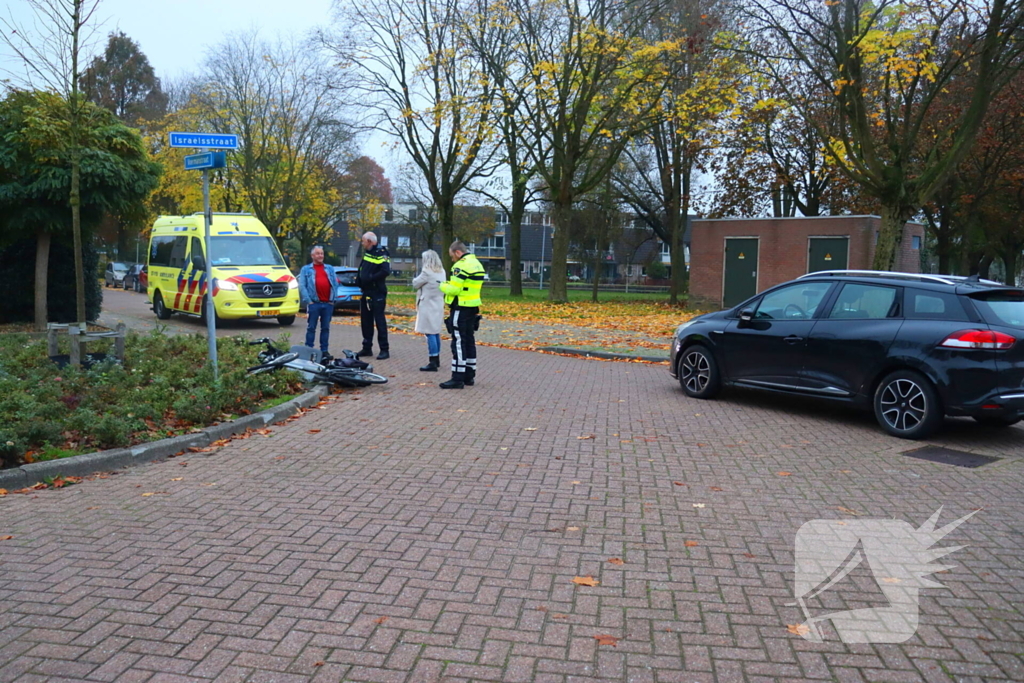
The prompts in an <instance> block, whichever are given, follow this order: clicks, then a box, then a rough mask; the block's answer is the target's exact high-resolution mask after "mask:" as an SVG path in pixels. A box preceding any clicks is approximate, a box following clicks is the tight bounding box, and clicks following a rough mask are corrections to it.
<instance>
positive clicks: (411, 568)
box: [0, 334, 1024, 683]
mask: <svg viewBox="0 0 1024 683" xmlns="http://www.w3.org/2000/svg"><path fill="white" fill-rule="evenodd" d="M392 346H393V354H394V357H393V359H392V360H389V361H377V362H375V365H376V366H377V369H378V370H382V371H384V372H385V374H389V375H393V376H394V377H393V379H392V380H391V382H390V383H389V384H388V385H387V386H385V387H373V388H369V389H365V390H360V391H349V392H346V393H344V394H341V395H340V396H339V397H338V399H336V400H335V401H333V402H332V403H329V404H327V405H325V406H322V408H323V409H322V410H313V411H310V412H309V413H307V415H306V416H304V417H303V418H302V419H300V420H297V421H294V422H291V423H288V424H286V425H283V426H279V427H275V428H274V430H273V432H272V433H271V435H270V436H268V437H260V436H253V437H251V438H249V439H247V440H239V441H234V442H232V443H231V444H229V445H228V446H226V447H224V448H221V449H220V450H218V451H216V452H213V453H197V454H189V455H188V456H183V457H180V458H176V459H172V460H170V461H167V462H164V463H159V464H153V465H148V466H144V467H139V468H135V469H133V470H129V471H126V472H124V473H122V474H118V475H116V476H112V477H110V478H107V479H100V480H93V481H88V482H84V483H82V484H80V485H77V486H73V487H70V488H68V489H64V490H57V491H52V490H51V491H44V492H40V493H38V494H35V495H31V496H24V495H17V496H15V495H9V496H6V497H3V498H0V537H2V536H4V535H8V534H10V535H13V536H14V538H13V539H11V540H6V541H0V681H3V682H4V683H7V682H12V681H17V682H18V683H21V682H23V681H41V680H51V681H57V680H76V681H151V682H156V681H210V680H217V681H334V682H337V681H342V680H344V681H409V682H415V681H442V680H443V681H508V682H514V681H542V682H547V681H580V680H610V681H625V680H629V681H655V682H670V681H679V682H688V683H692V682H698V683H704V682H711V681H720V682H723V683H728V682H731V681H751V682H755V681H768V680H836V681H841V682H847V681H849V682H850V683H854V682H860V681H894V682H896V681H898V682H902V681H927V682H929V683H931V682H936V683H937V682H939V681H982V680H1016V681H1019V680H1024V659H1022V658H1024V645H1022V641H1024V617H1022V616H1021V607H1022V595H1024V571H1022V566H1024V565H1022V555H1024V550H1022V548H1021V535H1020V528H1021V522H1022V518H1024V508H1022V506H1021V502H1022V490H1024V487H1022V483H1024V476H1022V470H1021V464H1022V456H1024V429H1021V428H1020V427H1015V428H1011V429H1006V430H1001V431H995V430H988V429H984V428H981V427H979V426H977V425H975V424H973V423H972V422H969V421H965V420H955V421H949V422H948V423H947V427H946V429H945V430H944V431H943V432H942V433H941V435H940V436H939V438H937V439H935V440H933V441H932V443H942V444H947V445H952V446H955V447H960V448H968V449H970V450H974V451H976V452H980V453H988V454H995V455H1001V456H1003V457H1004V459H1003V460H1001V461H1000V462H998V463H996V464H993V465H989V466H986V467H983V468H980V469H978V470H963V469H957V468H952V467H949V466H943V465H937V464H932V463H928V462H924V461H919V460H914V459H910V458H906V457H903V456H901V455H899V453H900V452H901V451H903V450H906V449H908V448H911V447H913V445H912V444H910V443H908V442H904V441H899V440H896V439H892V438H890V437H887V436H885V435H884V434H883V433H882V432H881V431H880V430H879V429H878V428H877V427H876V426H875V425H874V424H873V422H872V420H871V419H870V418H869V417H867V416H863V415H859V414H854V413H849V412H847V411H845V410H841V409H837V408H833V407H829V406H820V405H815V404H814V403H812V402H808V401H800V400H786V399H778V398H773V397H766V396H764V395H756V394H746V393H738V392H734V393H729V394H727V395H725V396H723V398H722V399H720V400H717V401H712V402H699V401H694V400H690V399H687V398H685V397H684V396H683V395H682V394H681V392H680V390H679V388H678V385H677V384H676V383H674V382H673V381H672V380H671V378H670V377H669V376H668V373H667V370H666V368H665V366H663V365H641V364H627V363H611V362H600V361H587V360H582V359H577V358H568V357H561V356H552V355H543V354H536V353H529V352H523V351H513V350H507V349H497V348H483V349H481V354H480V358H481V366H480V368H481V370H480V375H479V377H478V382H477V386H475V387H473V388H467V389H465V390H463V391H462V392H441V391H440V390H438V389H436V387H435V386H434V384H435V383H436V382H437V381H439V380H440V379H441V378H443V375H441V373H439V375H441V377H439V376H437V375H428V374H427V373H420V372H417V371H416V367H418V365H420V364H421V363H422V362H423V358H422V356H423V348H424V344H423V342H422V339H421V338H418V337H412V336H407V335H401V334H396V335H395V336H394V340H393V343H392ZM446 356H447V352H446V354H445V357H446ZM316 430H319V431H316ZM591 436H592V437H593V438H580V437H591ZM780 472H788V473H789V474H788V475H781V474H779V473H780ZM145 493H152V494H154V495H150V496H144V495H143V494H145ZM940 505H945V506H946V509H945V511H944V513H943V520H944V521H945V520H950V519H953V518H954V517H956V516H960V515H962V514H964V513H966V512H967V511H969V510H971V509H973V508H976V507H983V508H984V510H983V511H982V512H981V513H979V514H978V515H976V516H975V517H974V518H972V519H971V520H970V521H969V522H967V523H966V524H965V525H964V526H962V527H960V528H959V529H958V530H957V531H956V532H954V533H953V534H952V535H951V536H950V537H949V538H947V539H946V542H945V543H943V545H958V544H967V547H966V548H964V549H963V550H961V551H959V552H958V553H957V554H956V555H954V556H953V557H952V561H951V562H950V564H952V565H955V566H954V567H953V568H951V569H950V570H949V572H948V573H944V574H939V575H938V576H937V578H938V579H940V580H941V581H942V583H944V584H945V585H946V586H947V588H946V589H944V590H940V589H928V590H925V591H924V593H923V595H924V597H923V599H922V604H921V611H922V616H921V626H920V628H919V630H918V632H917V634H916V635H915V636H914V637H913V638H912V639H911V640H910V641H908V642H907V643H904V644H902V645H845V644H843V643H841V642H838V641H836V640H829V641H826V642H824V643H820V644H816V643H811V642H808V641H806V640H804V639H802V638H800V637H799V636H797V635H794V634H792V633H790V632H789V631H788V630H787V628H786V625H787V624H797V623H799V622H800V621H802V617H801V616H800V614H799V612H798V611H797V609H796V608H795V607H789V606H787V603H790V602H792V599H793V598H792V593H793V544H794V535H795V534H796V531H797V529H798V528H799V527H800V525H801V524H802V523H804V522H805V521H807V520H810V519H815V518H830V519H843V518H852V517H853V516H855V513H856V516H858V518H860V517H859V516H860V515H864V516H872V517H895V518H899V519H904V520H907V521H909V522H911V523H913V524H914V525H915V526H917V525H918V524H920V523H921V522H923V521H924V520H925V519H927V518H928V517H929V515H930V514H931V513H932V512H933V511H934V510H935V509H937V508H938V507H939V506H940ZM610 558H620V559H621V560H623V561H624V564H621V565H617V564H613V563H610V562H608V560H609V559H610ZM576 576H593V577H595V578H596V579H598V580H599V581H600V585H598V586H596V587H585V586H576V585H574V584H573V583H572V579H573V577H576ZM848 578H849V579H850V583H851V585H850V586H848V587H846V588H844V591H845V592H842V593H841V599H837V600H839V602H835V601H833V602H827V599H826V600H823V601H822V604H823V606H824V607H827V608H830V609H831V608H836V607H837V606H838V605H840V604H846V605H857V604H871V603H872V602H877V601H878V595H877V594H873V593H872V592H871V590H870V588H869V586H868V585H867V584H868V583H870V582H868V581H866V580H865V579H866V578H870V577H865V576H858V575H857V574H856V573H854V574H851V576H850V577H848ZM595 635H611V636H614V637H615V638H617V639H618V642H617V644H616V645H615V646H612V645H603V644H599V643H598V641H597V640H596V639H595V638H594V636H595Z"/></svg>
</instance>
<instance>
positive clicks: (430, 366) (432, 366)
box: [420, 356, 441, 372]
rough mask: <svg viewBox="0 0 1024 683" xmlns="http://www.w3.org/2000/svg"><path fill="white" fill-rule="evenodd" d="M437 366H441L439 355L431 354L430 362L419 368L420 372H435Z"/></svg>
mask: <svg viewBox="0 0 1024 683" xmlns="http://www.w3.org/2000/svg"><path fill="white" fill-rule="evenodd" d="M439 367H441V356H431V357H430V362H429V363H427V364H426V365H424V366H423V367H422V368H420V370H421V371H422V372H437V369H438V368H439Z"/></svg>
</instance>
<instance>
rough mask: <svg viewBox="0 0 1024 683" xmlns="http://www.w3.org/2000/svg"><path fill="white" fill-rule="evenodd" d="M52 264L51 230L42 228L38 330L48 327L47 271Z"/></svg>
mask: <svg viewBox="0 0 1024 683" xmlns="http://www.w3.org/2000/svg"><path fill="white" fill-rule="evenodd" d="M49 265H50V232H49V231H48V230H44V229H40V230H39V231H38V232H36V282H35V327H36V331H37V332H42V331H44V330H45V329H46V323H47V321H48V320H49V316H48V315H47V313H48V311H47V300H46V296H47V291H46V289H47V279H46V278H47V272H48V270H49Z"/></svg>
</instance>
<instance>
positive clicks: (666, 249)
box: [661, 242, 672, 256]
mask: <svg viewBox="0 0 1024 683" xmlns="http://www.w3.org/2000/svg"><path fill="white" fill-rule="evenodd" d="M661 255H662V256H671V255H672V250H671V249H669V246H668V242H662V243H661Z"/></svg>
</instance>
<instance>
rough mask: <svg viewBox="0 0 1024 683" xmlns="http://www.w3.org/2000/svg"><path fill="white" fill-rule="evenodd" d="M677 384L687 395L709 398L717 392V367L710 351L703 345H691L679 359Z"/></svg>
mask: <svg viewBox="0 0 1024 683" xmlns="http://www.w3.org/2000/svg"><path fill="white" fill-rule="evenodd" d="M679 384H680V385H681V386H682V387H683V391H684V392H686V395H687V396H692V397H693V398H711V397H712V396H714V395H715V394H717V393H718V390H719V379H718V367H717V366H716V364H715V357H714V356H712V355H711V351H709V350H708V349H706V348H705V347H703V346H700V345H697V346H691V347H689V348H688V349H685V350H684V351H683V353H682V358H681V360H680V361H679Z"/></svg>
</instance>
